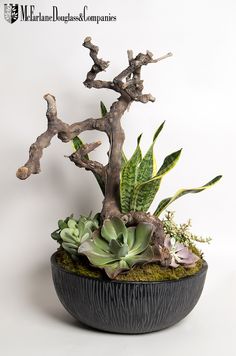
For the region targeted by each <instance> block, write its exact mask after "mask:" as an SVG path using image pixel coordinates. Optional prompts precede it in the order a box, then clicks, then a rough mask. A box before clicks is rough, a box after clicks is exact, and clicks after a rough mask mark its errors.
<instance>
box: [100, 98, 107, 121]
mask: <svg viewBox="0 0 236 356" xmlns="http://www.w3.org/2000/svg"><path fill="white" fill-rule="evenodd" d="M100 111H101V115H102V117H104V116H105V115H106V114H107V108H106V106H105V104H104V103H103V102H102V101H100Z"/></svg>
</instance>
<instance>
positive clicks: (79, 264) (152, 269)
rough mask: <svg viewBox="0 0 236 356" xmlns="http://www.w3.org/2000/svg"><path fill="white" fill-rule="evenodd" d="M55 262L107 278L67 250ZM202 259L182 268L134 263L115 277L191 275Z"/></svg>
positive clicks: (159, 278) (80, 272)
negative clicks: (134, 264) (73, 256)
mask: <svg viewBox="0 0 236 356" xmlns="http://www.w3.org/2000/svg"><path fill="white" fill-rule="evenodd" d="M193 252H194V253H196V254H197V255H198V256H199V257H200V256H201V253H200V251H199V250H197V248H196V247H194V251H193ZM56 261H57V263H58V264H59V265H60V266H61V267H62V268H64V269H65V270H66V271H69V272H74V273H76V274H78V275H82V276H86V277H93V278H98V279H99V278H106V279H107V278H108V277H107V276H106V275H105V273H104V271H103V270H100V269H98V268H95V267H92V266H91V265H90V264H89V262H88V260H87V259H86V258H84V257H82V256H81V257H80V258H79V260H78V261H73V260H72V259H71V257H70V256H69V255H68V253H67V252H65V251H64V250H60V251H58V253H57V256H56ZM202 264H203V260H202V259H201V258H200V259H199V260H198V261H197V263H196V265H195V267H192V268H184V267H182V266H179V267H177V268H172V267H162V266H159V265H158V264H156V263H149V264H145V265H142V266H141V265H136V266H135V267H134V268H132V269H131V270H130V271H128V272H127V273H121V274H119V275H118V276H117V277H116V280H118V281H140V282H141V281H163V280H176V279H180V278H183V277H187V276H191V275H193V274H195V273H197V272H198V271H199V270H200V269H201V268H202Z"/></svg>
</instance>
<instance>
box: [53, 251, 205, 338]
mask: <svg viewBox="0 0 236 356" xmlns="http://www.w3.org/2000/svg"><path fill="white" fill-rule="evenodd" d="M55 256H56V253H54V254H53V255H52V257H51V264H52V276H53V281H54V285H55V289H56V292H57V295H58V297H59V299H60V301H61V303H62V304H63V306H64V307H65V309H66V310H67V311H68V312H69V313H70V314H71V315H72V316H73V317H75V318H76V319H77V320H79V321H81V322H82V323H84V324H86V325H89V326H91V327H93V328H96V329H100V330H104V331H109V332H115V333H124V334H141V333H147V332H151V331H157V330H161V329H164V328H168V327H169V326H171V325H173V324H175V323H177V322H178V321H180V320H182V319H183V318H184V317H185V316H186V315H188V314H189V313H190V312H191V310H192V309H193V308H194V306H195V305H196V303H197V301H198V299H199V298H200V295H201V293H202V289H203V286H204V282H205V277H206V273H207V263H206V262H204V264H203V267H202V269H201V270H200V271H199V272H198V273H196V274H195V275H193V276H190V277H185V278H182V279H179V280H173V281H161V282H126V281H110V280H99V279H95V278H90V277H84V276H79V275H77V274H75V273H72V272H67V271H65V270H64V269H63V268H62V267H60V266H59V265H58V264H57V263H56V258H55Z"/></svg>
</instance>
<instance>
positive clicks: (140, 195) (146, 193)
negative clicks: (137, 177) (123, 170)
mask: <svg viewBox="0 0 236 356" xmlns="http://www.w3.org/2000/svg"><path fill="white" fill-rule="evenodd" d="M180 154H181V150H178V151H176V152H173V153H171V154H170V155H168V156H167V157H166V158H165V159H164V161H163V164H162V166H161V167H160V169H159V170H158V172H157V174H156V176H155V177H153V178H152V179H150V180H149V181H147V182H143V183H139V184H137V185H136V186H135V189H134V193H133V197H132V202H131V210H134V211H147V210H148V209H149V207H150V205H151V204H152V202H153V200H154V198H155V196H156V194H157V192H158V190H159V188H160V184H161V180H162V178H163V176H164V175H165V174H166V173H168V172H169V171H170V170H171V169H172V168H174V166H175V165H176V163H177V162H178V160H179V157H180Z"/></svg>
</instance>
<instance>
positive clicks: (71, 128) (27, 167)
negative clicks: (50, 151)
mask: <svg viewBox="0 0 236 356" xmlns="http://www.w3.org/2000/svg"><path fill="white" fill-rule="evenodd" d="M44 99H45V100H46V101H47V112H46V116H47V119H48V127H47V130H46V131H45V132H44V133H43V134H41V135H40V136H38V137H37V139H36V141H35V142H34V143H33V144H32V145H31V146H30V149H29V159H28V161H27V162H26V163H25V164H24V166H22V167H20V168H19V169H18V170H17V172H16V176H17V177H18V178H19V179H21V180H24V179H27V178H28V177H29V176H30V175H31V174H37V173H39V172H40V159H41V157H42V155H43V149H44V148H46V147H48V146H49V145H50V143H51V140H52V138H53V137H54V136H56V135H57V136H58V138H59V139H60V140H61V141H63V142H69V141H70V140H72V139H73V138H74V137H75V136H77V135H79V134H80V133H81V132H84V131H87V130H99V131H105V130H106V128H105V120H104V119H103V118H100V119H92V118H91V119H87V120H84V121H81V122H78V123H75V124H72V125H68V124H66V123H64V122H63V121H61V120H60V119H59V118H58V117H57V107H56V98H55V97H54V96H53V95H51V94H46V95H44Z"/></svg>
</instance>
